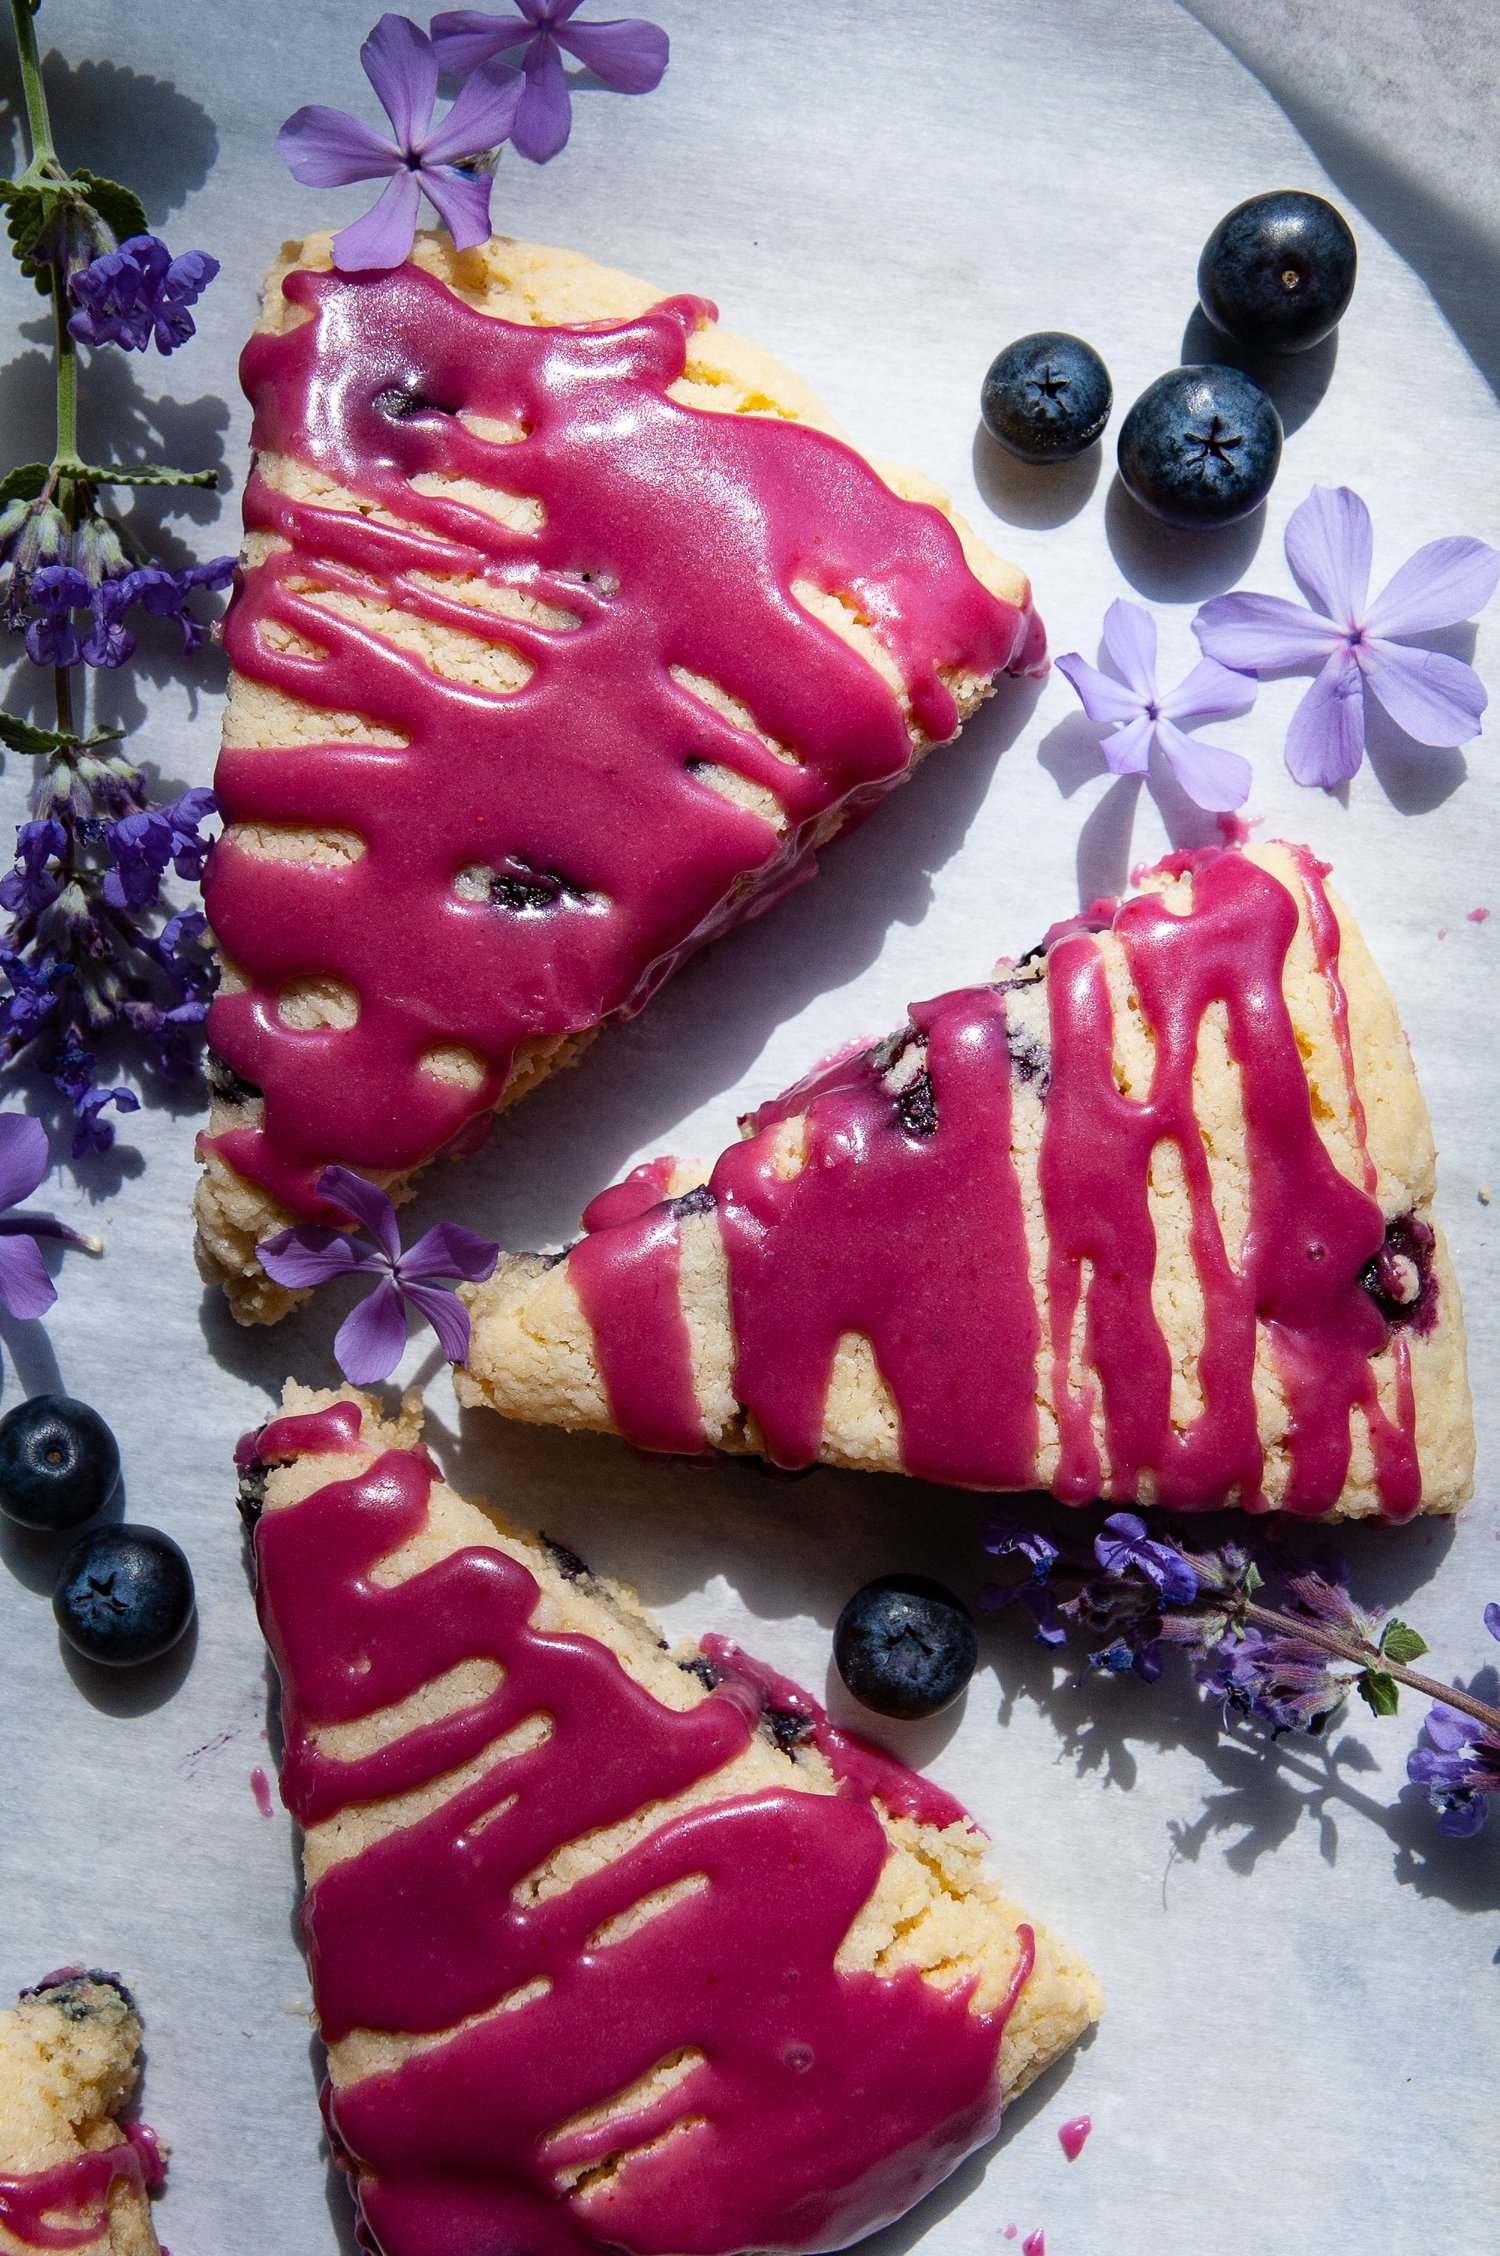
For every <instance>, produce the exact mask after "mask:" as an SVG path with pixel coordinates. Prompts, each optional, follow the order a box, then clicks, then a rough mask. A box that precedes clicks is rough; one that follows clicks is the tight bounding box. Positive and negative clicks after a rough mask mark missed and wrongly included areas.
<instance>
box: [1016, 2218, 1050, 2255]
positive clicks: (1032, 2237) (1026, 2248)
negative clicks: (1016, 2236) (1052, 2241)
mask: <svg viewBox="0 0 1500 2256" xmlns="http://www.w3.org/2000/svg"><path fill="white" fill-rule="evenodd" d="M1021 2256H1047V2235H1046V2234H1045V2233H1044V2232H1043V2231H1042V2228H1041V2226H1040V2225H1038V2226H1037V2229H1036V2231H1035V2232H1033V2233H1028V2234H1027V2235H1026V2238H1025V2239H1024V2240H1023V2241H1022V2243H1021Z"/></svg>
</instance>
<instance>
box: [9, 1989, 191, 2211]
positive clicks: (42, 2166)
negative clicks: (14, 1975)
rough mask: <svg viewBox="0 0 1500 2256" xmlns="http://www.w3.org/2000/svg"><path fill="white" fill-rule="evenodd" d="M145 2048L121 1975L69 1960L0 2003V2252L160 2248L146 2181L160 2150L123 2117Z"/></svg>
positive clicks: (156, 2168)
mask: <svg viewBox="0 0 1500 2256" xmlns="http://www.w3.org/2000/svg"><path fill="white" fill-rule="evenodd" d="M140 2049H141V2022H140V2015H139V2014H138V2013H137V2011H136V2007H135V2000H134V1999H133V1998H132V1997H131V1995H130V1992H129V1991H128V1990H127V1989H126V1988H125V1985H124V1984H123V1983H122V1982H121V1981H120V1979H119V1977H118V1975H114V1974H100V1973H97V1972H95V1973H87V1974H86V1973H85V1972H84V1971H83V1969H82V1968H81V1967H67V1968H64V1969H63V1970H62V1971H61V1972H60V1973H57V1974H49V1975H48V1976H47V1978H46V1980H45V1981H44V1982H41V1983H39V1984H38V1985H37V1987H36V1988H35V1989H34V1990H26V1991H24V1992H23V1993H22V1995H21V1997H20V1999H19V2001H18V2002H17V2004H16V2005H14V2006H13V2007H12V2008H11V2010H10V2011H9V2012H8V2013H0V2256H23V2252H24V2256H32V2252H33V2251H35V2250H37V2249H43V2248H47V2249H58V2248H69V2249H77V2250H80V2251H83V2252H85V2256H159V2244H158V2241H157V2238H156V2230H155V2227H154V2226H153V2224H152V2222H151V2204H150V2202H149V2200H148V2199H147V2189H148V2188H149V2187H151V2186H153V2185H155V2184H156V2183H157V2182H158V2180H159V2179H160V2177H161V2174H162V2162H161V2154H160V2151H159V2149H158V2147H157V2144H156V2141H155V2139H154V2138H153V2137H152V2135H151V2133H150V2132H149V2131H147V2130H144V2129H143V2128H142V2127H141V2126H140V2125H139V2124H136V2123H132V2124H129V2125H128V2126H124V2127H122V2126H121V2124H120V2123H119V2122H117V2121H116V2117H117V2116H118V2115H119V2113H120V2111H121V2109H122V2108H123V2107H125V2106H126V2105H127V2104H128V2102H129V2100H130V2098H131V2095H132V2093H133V2092H134V2090H135V2086H136V2078H137V2075H138V2074H139V2068H140V2061H139V2054H140Z"/></svg>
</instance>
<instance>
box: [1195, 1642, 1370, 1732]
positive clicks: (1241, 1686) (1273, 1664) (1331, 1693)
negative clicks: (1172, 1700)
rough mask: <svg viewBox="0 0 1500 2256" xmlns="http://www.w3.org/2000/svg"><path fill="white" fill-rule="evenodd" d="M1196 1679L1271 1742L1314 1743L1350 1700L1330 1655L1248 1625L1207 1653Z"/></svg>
mask: <svg viewBox="0 0 1500 2256" xmlns="http://www.w3.org/2000/svg"><path fill="white" fill-rule="evenodd" d="M1198 1677H1199V1681H1200V1683H1202V1684H1203V1685H1204V1686H1205V1687H1206V1688H1207V1689H1208V1690H1209V1691H1211V1692H1214V1693H1216V1694H1217V1695H1218V1697H1219V1699H1220V1700H1221V1701H1222V1702H1223V1705H1224V1715H1225V1720H1226V1721H1227V1720H1228V1719H1229V1718H1230V1717H1231V1716H1232V1715H1240V1716H1253V1717H1255V1718H1257V1719H1258V1720H1259V1721H1260V1722H1262V1723H1267V1724H1269V1725H1270V1727H1271V1731H1272V1733H1273V1735H1274V1736H1275V1737H1276V1738H1280V1736H1281V1734H1282V1733H1283V1732H1284V1731H1305V1732H1307V1733H1309V1734H1310V1735H1311V1737H1313V1738H1315V1739H1316V1738H1318V1737H1320V1736H1321V1734H1322V1733H1323V1732H1324V1731H1326V1730H1327V1728H1328V1726H1329V1724H1330V1723H1331V1722H1332V1721H1333V1719H1334V1717H1335V1716H1336V1715H1338V1714H1339V1712H1340V1711H1341V1709H1342V1708H1343V1706H1344V1704H1345V1702H1346V1701H1347V1699H1348V1697H1349V1688H1350V1686H1351V1685H1352V1684H1353V1683H1354V1682H1355V1678H1354V1677H1353V1676H1347V1675H1346V1676H1339V1675H1337V1674H1336V1673H1335V1671H1334V1668H1333V1664H1332V1660H1331V1657H1330V1655H1329V1654H1327V1653H1325V1652H1323V1651H1322V1650H1321V1648H1320V1647H1318V1646H1316V1645H1309V1644H1306V1643H1304V1641H1303V1640H1302V1639H1301V1638H1300V1637H1283V1636H1267V1635H1266V1634H1265V1633H1264V1632H1263V1631H1261V1630H1259V1629H1257V1628H1255V1627H1254V1626H1253V1624H1252V1625H1250V1626H1249V1627H1247V1628H1245V1629H1244V1630H1242V1631H1240V1632H1239V1634H1238V1636H1237V1638H1236V1640H1235V1641H1234V1642H1232V1643H1227V1644H1224V1645H1222V1646H1220V1647H1219V1649H1218V1651H1217V1652H1216V1653H1212V1654H1208V1655H1206V1656H1205V1657H1204V1659H1203V1661H1202V1662H1201V1664H1200V1665H1199V1668H1198Z"/></svg>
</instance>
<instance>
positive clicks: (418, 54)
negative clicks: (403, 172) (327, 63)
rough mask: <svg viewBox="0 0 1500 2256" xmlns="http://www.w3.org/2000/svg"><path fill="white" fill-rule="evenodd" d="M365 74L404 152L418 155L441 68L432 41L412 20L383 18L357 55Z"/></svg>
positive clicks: (393, 16)
mask: <svg viewBox="0 0 1500 2256" xmlns="http://www.w3.org/2000/svg"><path fill="white" fill-rule="evenodd" d="M359 59H360V62H361V63H362V64H363V65H364V73H365V76H366V78H367V79H368V80H369V81H370V84H371V85H372V86H373V87H374V89H375V91H376V93H377V94H378V95H379V96H380V102H381V107H382V108H383V109H384V111H385V114H386V116H387V117H388V118H389V119H390V121H391V128H392V131H393V132H394V133H395V136H396V139H397V141H398V142H399V143H400V145H401V148H402V150H403V151H414V150H415V149H416V148H417V147H418V145H419V143H420V141H421V137H422V135H423V134H424V133H425V132H426V131H427V128H428V126H429V125H431V123H432V105H433V103H434V102H435V101H436V100H437V82H438V64H437V56H436V55H435V54H434V53H433V51H432V41H431V40H430V39H429V38H428V36H427V34H426V32H425V31H419V30H418V29H417V26H416V25H415V24H414V23H413V22H412V20H411V18H410V16H397V15H385V16H382V17H381V19H380V21H379V23H378V24H377V25H376V26H375V29H374V30H373V31H372V32H371V33H370V36H369V38H368V39H367V40H366V41H365V43H364V45H363V47H361V49H360V51H359Z"/></svg>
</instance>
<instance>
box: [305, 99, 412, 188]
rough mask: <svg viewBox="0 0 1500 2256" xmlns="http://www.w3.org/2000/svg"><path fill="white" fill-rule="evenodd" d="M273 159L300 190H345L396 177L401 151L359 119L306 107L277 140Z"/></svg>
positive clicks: (318, 106)
mask: <svg viewBox="0 0 1500 2256" xmlns="http://www.w3.org/2000/svg"><path fill="white" fill-rule="evenodd" d="M276 154H277V155H278V156H279V157H280V159H281V161H282V163H283V164H284V165H285V166H286V168H287V170H288V171H289V172H290V174H291V176H292V178H293V179H294V180H300V181H301V182H302V185H303V187H304V188H347V187H348V186H349V184H350V182H351V181H355V180H378V179H380V178H381V177H382V176H383V175H384V174H386V173H390V172H394V171H395V170H396V168H397V166H398V165H399V164H400V162H401V151H400V150H399V149H398V148H397V146H396V144H395V142H394V141H392V140H390V139H389V138H388V137H387V136H385V135H384V134H380V133H377V132H376V131H375V129H374V127H373V126H370V125H366V124H365V122H364V120H363V119H362V118H357V117H350V116H349V114H348V112H347V111H346V110H331V109H329V108H328V106H327V104H326V103H324V102H310V103H309V104H308V105H307V107H306V108H305V109H300V110H295V111H293V113H292V115H291V116H290V117H289V118H288V119H287V121H286V124H285V125H284V126H283V127H282V129H281V131H280V132H279V133H278V134H277V136H276Z"/></svg>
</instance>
